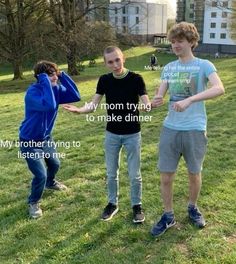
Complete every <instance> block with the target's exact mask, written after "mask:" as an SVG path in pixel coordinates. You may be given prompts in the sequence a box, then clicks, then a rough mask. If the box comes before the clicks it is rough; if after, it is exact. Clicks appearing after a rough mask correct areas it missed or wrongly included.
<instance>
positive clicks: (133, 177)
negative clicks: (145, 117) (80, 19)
mask: <svg viewBox="0 0 236 264" xmlns="http://www.w3.org/2000/svg"><path fill="white" fill-rule="evenodd" d="M104 61H105V64H106V66H107V68H108V69H109V70H111V73H108V74H104V75H102V76H101V77H100V78H99V81H98V84H97V90H96V94H95V96H94V97H93V99H92V101H91V102H90V103H89V104H85V106H83V107H81V108H77V107H76V106H72V105H65V106H64V108H65V109H67V110H69V111H71V112H76V113H90V112H93V111H94V110H95V109H96V107H97V106H98V104H99V103H100V102H101V100H102V97H103V95H105V97H106V109H107V118H106V121H107V127H106V137H105V153H106V168H107V185H108V205H107V206H106V207H105V208H104V211H103V214H102V220H104V221H108V220H110V219H111V218H112V217H113V216H114V215H115V214H116V213H117V212H118V188H119V183H118V181H119V179H118V174H119V158H120V151H121V148H122V147H124V148H125V150H126V152H127V163H128V173H129V178H130V185H131V205H132V208H133V222H134V223H142V222H143V221H144V220H145V217H144V213H143V211H142V208H141V196H142V178H141V173H140V148H141V132H140V122H139V110H138V104H139V97H140V98H141V101H142V108H143V109H144V110H146V111H150V110H151V104H150V101H149V98H148V95H147V92H146V87H145V83H144V81H143V78H142V77H141V76H140V75H139V74H136V73H134V72H131V71H129V70H128V69H126V68H124V62H125V58H124V55H123V53H122V51H121V50H120V49H119V48H118V47H114V46H110V47H107V48H106V49H105V51H104Z"/></svg>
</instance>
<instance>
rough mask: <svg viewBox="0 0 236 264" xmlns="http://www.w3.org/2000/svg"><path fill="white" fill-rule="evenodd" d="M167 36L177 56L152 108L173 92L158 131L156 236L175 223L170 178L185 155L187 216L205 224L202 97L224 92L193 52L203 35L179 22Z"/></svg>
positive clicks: (166, 71)
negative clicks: (161, 208)
mask: <svg viewBox="0 0 236 264" xmlns="http://www.w3.org/2000/svg"><path fill="white" fill-rule="evenodd" d="M168 39H169V40H170V42H171V45H172V49H173V52H174V53H175V54H176V56H177V57H178V60H176V61H173V62H171V63H169V64H167V65H166V66H165V67H164V70H163V72H162V76H161V78H162V83H161V85H160V88H159V90H157V92H156V96H155V97H154V99H153V102H152V105H153V106H154V107H158V106H160V105H162V104H163V97H164V96H165V94H166V92H167V90H168V91H169V94H170V99H169V112H168V114H167V117H166V118H165V120H164V126H163V129H162V132H161V136H160V144H159V162H158V168H159V171H160V173H161V195H162V199H163V203H164V214H163V215H162V217H161V219H160V221H158V222H157V223H156V224H155V225H154V226H153V228H152V230H151V234H152V235H153V236H155V237H157V236H159V235H161V234H163V233H164V232H165V231H166V230H167V229H168V228H170V227H171V226H173V225H175V223H176V222H175V218H174V210H173V201H172V200H173V194H172V183H173V180H174V176H175V173H176V170H177V166H178V163H179V160H180V158H181V156H183V158H184V160H185V162H186V165H187V169H188V177H189V203H188V209H187V210H188V215H189V218H190V220H191V222H192V223H193V224H194V225H195V226H197V227H199V228H202V227H204V226H205V220H204V217H203V215H202V214H201V212H200V211H199V209H198V207H197V200H198V195H199V192H200V189H201V183H202V180H201V170H202V163H203V160H204V155H205V152H206V145H207V138H206V125H207V116H206V111H205V105H204V100H208V99H212V98H214V97H217V96H219V95H222V94H223V93H224V87H223V85H222V82H221V80H220V78H219V77H218V75H217V73H216V68H215V67H214V65H213V64H212V63H211V62H209V61H208V60H203V59H200V58H197V57H195V56H194V55H193V49H194V48H195V47H196V46H197V44H198V40H199V34H198V32H197V29H196V27H195V26H194V25H193V24H191V23H186V22H181V23H179V24H176V25H174V26H173V27H172V28H171V29H170V31H169V33H168ZM208 81H209V83H210V85H209V89H207V82H208Z"/></svg>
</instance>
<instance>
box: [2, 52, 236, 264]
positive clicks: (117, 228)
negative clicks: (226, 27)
mask: <svg viewBox="0 0 236 264" xmlns="http://www.w3.org/2000/svg"><path fill="white" fill-rule="evenodd" d="M151 53H153V49H152V48H148V47H142V48H133V49H130V50H128V51H126V57H127V62H126V66H127V67H128V68H130V69H132V70H135V71H137V72H139V73H141V74H142V75H143V77H144V79H145V81H146V84H147V88H148V92H149V95H150V97H152V96H153V95H154V93H155V88H156V86H157V85H158V84H159V79H160V71H147V70H144V66H145V65H147V64H148V61H149V57H150V55H151ZM173 58H174V57H173V56H171V55H160V56H159V58H158V59H159V61H160V63H161V64H165V63H167V62H168V61H170V60H172V59H173ZM213 62H214V63H215V65H216V67H217V68H218V72H219V75H220V76H221V78H222V80H223V83H224V85H225V88H226V94H225V95H224V96H223V97H220V98H217V99H216V100H212V101H208V102H207V111H208V137H209V146H208V153H207V156H206V159H205V163H204V170H203V187H202V192H201V196H200V199H199V206H200V208H201V210H202V211H203V213H204V216H205V218H206V220H207V226H206V228H205V229H203V230H197V229H196V228H194V227H193V226H191V225H190V224H189V223H188V219H187V214H186V205H187V201H188V181H187V176H186V169H185V166H184V163H183V162H181V164H180V166H179V170H178V174H177V177H176V180H175V184H174V205H175V207H174V208H175V214H176V220H177V222H178V223H177V225H176V226H175V227H174V228H172V229H170V230H168V232H167V233H166V234H164V235H163V236H162V237H160V238H159V239H157V240H155V239H153V238H152V237H151V236H150V234H149V232H150V228H151V226H152V224H153V223H154V221H156V219H157V218H159V216H160V214H161V213H162V202H161V199H160V191H159V182H160V181H159V174H158V172H157V170H156V160H157V149H156V144H157V143H158V140H159V133H160V128H161V125H162V121H163V119H164V117H165V115H166V108H167V106H166V105H165V106H163V107H161V108H159V109H158V110H154V111H153V112H151V115H152V116H153V117H152V122H147V123H143V124H142V136H143V144H142V175H143V207H144V209H145V215H146V221H145V223H144V224H143V225H138V226H135V225H133V224H132V221H131V220H132V212H131V209H130V199H129V182H128V177H127V166H126V165H127V164H126V161H125V153H122V158H121V168H120V200H119V207H120V211H119V213H118V214H117V215H116V217H114V219H113V220H112V221H111V222H107V223H106V222H105V223H104V222H102V221H100V214H101V212H102V209H103V207H104V206H105V205H106V202H107V200H106V183H105V164H104V149H103V140H104V130H105V123H101V122H96V121H95V122H88V121H86V115H74V114H72V113H68V112H66V111H64V110H62V109H60V111H59V116H58V119H57V122H56V126H55V129H54V133H53V134H54V139H55V140H56V141H60V142H62V141H64V142H69V143H70V144H72V141H79V142H80V144H81V146H80V147H77V148H76V147H72V146H71V147H70V148H68V149H66V148H63V147H61V148H59V149H58V150H59V152H61V153H65V155H66V157H65V159H63V160H61V161H62V164H61V170H60V171H59V173H58V178H59V179H60V180H62V181H63V182H64V183H65V184H66V185H67V186H68V187H69V190H67V191H66V192H61V193H59V192H52V191H45V193H44V196H43V199H42V204H41V206H42V209H43V213H44V215H43V217H42V218H41V219H38V220H31V219H29V218H28V215H27V205H26V199H27V195H28V191H29V184H30V181H31V175H30V173H29V171H28V169H27V166H26V163H25V161H24V160H22V159H18V158H17V153H18V149H17V148H16V147H13V148H11V149H6V148H3V147H2V148H0V164H1V170H0V186H1V187H0V201H1V202H0V203H1V206H0V228H1V237H0V263H1V264H2V263H3V264H14V263H17V264H18V263H24V264H25V263H33V264H42V263H45V264H50V263H58V264H59V263H71V264H74V263H88V264H93V263H94V264H95V263H96V264H97V263H107V264H109V263H115V264H116V263H125V264H127V263H131V264H133V263H155V264H156V263H165V264H172V263H181V264H189V263H196V264H204V263H206V264H209V263H210V264H211V263H217V264H218V263H219V264H220V263H232V264H233V263H236V220H235V219H236V203H235V200H236V194H235V189H236V180H235V175H236V169H235V160H236V158H235V149H236V135H235V130H236V125H235V119H234V115H235V100H236V91H235V85H234V83H235V71H236V59H218V60H215V61H214V60H213ZM63 67H64V66H63ZM105 72H106V70H105V68H104V66H103V65H102V59H101V60H99V61H98V65H97V67H95V68H86V71H85V72H82V74H81V75H80V76H79V77H75V78H74V79H75V81H76V82H77V83H78V85H79V89H80V92H81V94H82V99H83V100H82V102H79V103H77V105H78V106H80V105H83V103H84V102H86V101H89V100H90V98H91V97H92V95H93V94H94V92H95V87H96V82H97V79H98V76H99V75H101V74H103V73H105ZM4 73H5V74H4V75H3V74H2V75H1V76H0V78H1V83H0V108H1V115H0V122H1V127H0V139H1V140H4V141H5V140H9V141H16V140H17V138H18V127H19V124H20V122H21V120H22V119H23V115H24V105H23V101H24V93H25V90H26V87H27V85H28V84H29V83H30V82H32V81H33V78H32V77H31V75H30V74H27V73H26V74H25V80H23V81H17V82H13V81H11V80H10V79H9V76H10V75H9V73H10V72H9V71H5V72H4ZM29 73H30V72H29ZM102 114H104V111H102V110H101V109H100V110H98V111H96V112H95V113H94V114H93V115H94V116H97V115H102Z"/></svg>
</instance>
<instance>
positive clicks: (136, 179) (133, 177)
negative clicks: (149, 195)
mask: <svg viewBox="0 0 236 264" xmlns="http://www.w3.org/2000/svg"><path fill="white" fill-rule="evenodd" d="M122 146H124V148H125V150H126V153H127V164H128V173H129V179H130V186H131V205H132V206H134V205H136V204H141V198H142V178H141V172H140V156H141V155H140V148H141V133H140V132H138V133H135V134H128V135H117V134H113V133H111V132H109V131H106V137H105V152H106V153H105V155H106V168H107V186H108V200H109V203H112V204H118V195H119V191H118V190H119V177H118V176H119V163H120V152H121V148H122Z"/></svg>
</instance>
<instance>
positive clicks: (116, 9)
mask: <svg viewBox="0 0 236 264" xmlns="http://www.w3.org/2000/svg"><path fill="white" fill-rule="evenodd" d="M115 14H116V15H117V14H118V8H117V7H115Z"/></svg>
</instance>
